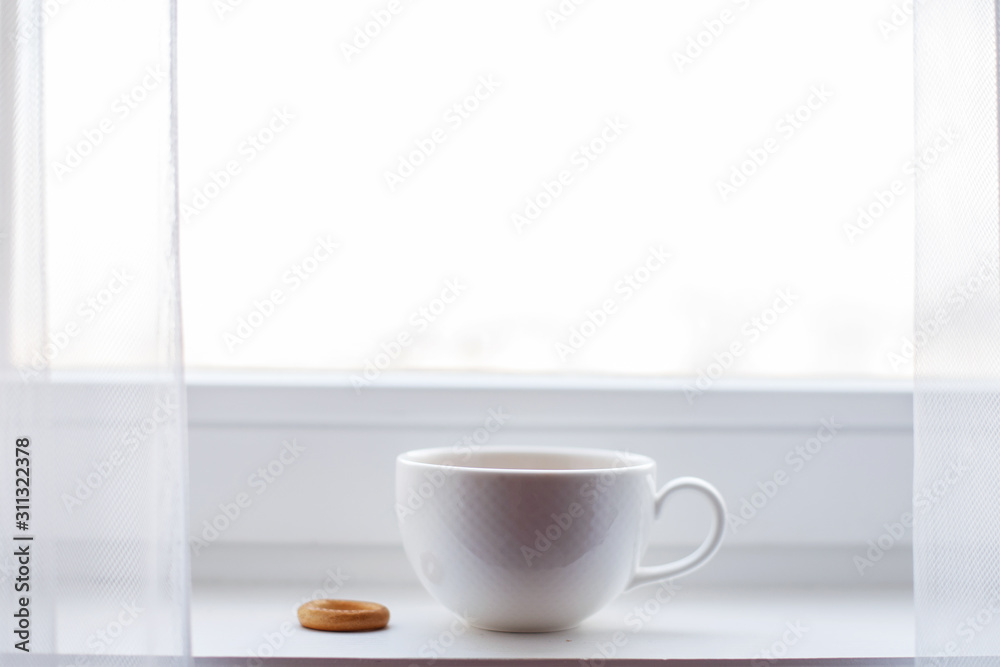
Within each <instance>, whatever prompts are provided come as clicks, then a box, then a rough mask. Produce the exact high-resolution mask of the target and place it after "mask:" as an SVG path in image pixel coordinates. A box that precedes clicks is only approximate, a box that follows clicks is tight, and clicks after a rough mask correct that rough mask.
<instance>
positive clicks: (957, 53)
mask: <svg viewBox="0 0 1000 667" xmlns="http://www.w3.org/2000/svg"><path fill="white" fill-rule="evenodd" d="M916 4H917V10H916V17H915V54H916V72H917V78H916V105H917V115H916V127H917V131H916V146H917V159H918V160H920V162H918V164H919V165H920V167H919V169H918V172H917V189H916V203H917V239H916V252H917V256H916V274H917V289H916V309H915V313H916V323H915V324H916V327H915V334H914V345H915V348H916V366H915V368H916V379H915V396H914V434H915V447H916V451H915V471H914V472H915V474H914V489H913V491H914V518H915V521H914V596H915V605H916V636H917V647H916V650H917V656H918V663H920V664H925V665H938V664H950V663H955V664H957V663H959V662H961V664H963V665H965V664H968V665H972V664H975V665H980V664H982V665H986V664H990V665H993V664H1000V658H998V657H997V656H1000V385H998V382H997V380H998V378H1000V354H998V352H1000V278H998V252H1000V230H998V197H1000V189H998V181H997V177H998V170H997V159H998V149H997V146H998V144H997V142H998V133H997V119H998V117H997V109H998V107H997V11H996V4H995V2H994V0H959V1H957V2H938V1H927V2H918V3H916ZM945 136H946V137H948V140H949V141H952V142H953V146H952V147H951V148H949V149H948V152H947V155H945V154H943V153H940V151H939V150H937V147H936V143H938V142H940V141H941V139H940V137H945Z"/></svg>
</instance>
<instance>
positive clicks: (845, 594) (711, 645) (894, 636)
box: [192, 582, 913, 667]
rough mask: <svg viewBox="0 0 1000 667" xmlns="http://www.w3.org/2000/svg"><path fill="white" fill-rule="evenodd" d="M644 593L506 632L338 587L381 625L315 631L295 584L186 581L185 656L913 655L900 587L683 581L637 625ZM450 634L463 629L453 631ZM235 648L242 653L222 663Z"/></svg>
mask: <svg viewBox="0 0 1000 667" xmlns="http://www.w3.org/2000/svg"><path fill="white" fill-rule="evenodd" d="M680 583H681V585H682V586H683V582H680ZM655 591H656V588H655V587H653V588H647V589H640V590H637V591H632V592H630V593H628V594H626V595H624V596H622V597H621V598H619V599H618V600H616V601H614V602H613V603H612V604H611V605H609V606H608V607H607V608H605V609H604V610H602V611H601V612H598V613H597V614H596V615H594V616H592V617H591V618H589V619H588V620H587V621H585V622H584V623H583V624H582V625H581V626H579V627H578V628H575V629H573V630H569V631H565V632H557V633H543V634H508V633H497V632H490V631H486V630H478V629H475V628H468V629H465V628H464V627H463V626H462V624H461V623H460V622H459V621H457V617H455V616H453V615H451V614H450V613H449V612H448V611H447V610H445V609H444V608H443V607H441V606H440V605H438V604H437V603H435V602H434V601H433V600H432V599H431V598H430V597H429V596H428V595H427V594H426V593H425V592H424V591H423V590H422V589H421V588H419V587H418V586H414V585H389V586H377V585H369V586H358V587H352V586H350V584H348V585H346V586H345V587H344V589H343V590H342V591H340V592H339V595H342V596H343V597H345V598H350V599H363V600H372V601H377V602H380V603H383V604H385V605H386V606H387V607H389V609H390V612H391V620H390V624H389V627H387V628H386V629H385V630H381V631H377V632H368V633H324V632H316V631H313V630H307V629H304V628H302V627H300V626H299V624H298V622H297V621H296V619H295V616H294V609H295V607H296V606H297V604H298V602H299V600H300V599H301V598H302V597H303V596H302V589H301V586H295V585H289V584H285V585H257V586H254V585H249V586H248V585H235V584H201V585H198V586H196V587H195V593H194V602H193V606H192V627H193V645H194V654H195V655H196V656H198V657H199V658H202V657H227V658H229V660H227V661H226V664H231V665H237V664H239V665H247V667H254V665H256V663H254V662H252V661H250V660H249V658H250V656H251V653H250V652H251V651H253V653H255V654H257V655H261V651H263V655H264V656H268V655H270V649H269V648H268V642H269V641H270V642H271V643H274V644H280V645H279V646H278V648H277V649H276V650H275V651H274V657H278V658H327V659H339V660H336V662H338V663H340V662H342V663H343V664H356V663H358V662H362V661H365V662H371V663H376V662H379V664H403V665H410V664H411V663H413V662H416V663H417V664H420V665H427V664H432V663H431V659H432V658H437V660H438V661H440V662H444V663H447V662H448V661H459V662H464V661H467V660H482V659H547V660H556V659H563V660H570V661H572V662H573V663H574V664H580V663H579V662H577V661H579V660H587V659H589V658H591V657H594V656H597V657H600V656H601V653H600V647H601V646H603V647H605V650H608V647H609V646H610V645H613V642H614V641H615V639H616V633H620V634H618V635H617V640H618V643H619V646H618V647H617V648H616V649H615V653H616V655H615V658H616V659H622V660H625V659H638V660H653V659H657V660H663V659H672V660H688V661H699V662H700V661H707V660H742V661H748V662H749V661H753V660H755V659H760V658H764V657H766V656H764V655H763V654H762V651H765V650H768V649H769V647H772V646H773V645H775V643H776V642H778V643H779V644H780V643H781V641H782V636H783V635H785V636H786V637H788V638H789V639H790V640H794V644H789V645H788V646H787V652H783V654H782V656H781V657H782V658H785V659H798V660H810V661H812V660H816V661H820V660H824V661H825V660H842V659H852V658H866V659H889V658H904V657H908V656H912V655H913V610H912V597H911V593H910V590H909V589H908V588H906V587H888V588H869V589H861V588H857V589H850V588H815V589H808V588H794V589H788V588H786V589H783V588H771V587H766V588H727V589H720V588H716V587H693V586H689V587H687V588H682V589H681V590H680V591H679V592H678V593H676V595H675V596H674V597H673V598H672V599H671V600H670V602H668V603H667V604H666V605H663V606H662V607H661V609H660V611H659V612H658V613H655V614H654V615H650V616H649V617H648V619H649V620H648V621H646V622H644V623H642V622H641V621H639V620H638V619H639V617H638V616H635V615H633V616H630V614H632V613H633V610H634V608H635V607H636V606H637V605H642V604H644V603H646V602H647V601H648V600H649V599H650V598H651V596H652V593H655ZM650 608H651V609H652V608H654V606H653V605H651V606H650ZM640 623H641V627H639V626H640ZM792 626H797V627H798V628H799V634H801V636H796V634H795V633H794V632H793V633H789V628H790V627H792ZM459 630H461V631H462V632H460V633H457V632H456V631H459ZM452 638H453V639H454V640H453V641H452ZM434 641H436V642H437V645H438V646H439V647H442V645H443V644H451V646H450V647H449V648H447V649H444V648H443V647H442V648H441V649H440V650H439V651H438V652H437V653H435V652H434V651H435V649H434V648H433V645H432V644H431V642H434ZM778 651H779V652H781V649H780V647H779V649H778ZM238 656H239V657H244V658H246V660H240V661H239V662H235V661H234V660H232V658H234V657H238ZM775 657H777V656H775ZM382 661H388V662H382ZM395 661H399V662H398V663H397V662H395ZM265 664H266V663H265ZM594 664H596V661H595V663H594ZM612 664H614V663H613V662H609V663H608V665H612ZM753 664H757V665H760V664H770V663H760V662H756V663H753ZM866 664H872V663H871V662H866Z"/></svg>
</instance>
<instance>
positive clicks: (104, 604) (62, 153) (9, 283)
mask: <svg viewBox="0 0 1000 667" xmlns="http://www.w3.org/2000/svg"><path fill="white" fill-rule="evenodd" d="M175 15H176V9H175V6H174V2H172V1H171V0H146V1H144V2H134V0H133V1H131V2H127V1H125V0H89V1H88V2H85V3H69V2H64V1H51V0H50V1H45V2H42V1H41V0H0V257H2V263H0V304H2V305H0V345H2V347H0V377H2V385H0V414H2V417H0V554H2V556H0V616H2V617H3V618H4V619H6V620H5V621H4V623H3V636H4V641H3V642H2V643H0V664H3V665H5V666H7V665H18V664H32V665H37V664H43V665H53V666H55V665H70V664H72V665H75V666H76V667H91V666H94V665H122V666H125V665H152V664H155V665H171V666H173V665H176V666H178V667H180V666H183V665H187V664H188V663H189V660H190V638H189V623H188V613H189V609H188V597H189V590H190V584H189V579H190V576H189V567H188V547H187V540H186V535H187V530H186V528H187V525H186V524H187V493H186V491H187V489H186V432H185V423H186V416H185V401H184V392H183V378H182V356H181V341H180V310H179V288H178V284H179V283H178V275H177V273H178V256H177V206H176V186H175V184H176V149H175V146H176V132H175V127H176V114H175V112H174V109H175V94H174V69H175V68H174V60H175V54H174V46H173V45H174V31H175ZM56 45H58V46H59V48H58V49H56V48H54V47H55V46H56ZM67 46H68V47H69V48H64V47H67ZM61 54H69V55H68V56H66V55H61ZM43 62H44V66H43ZM126 183H127V184H128V185H127V187H126V186H125V184H126ZM20 584H23V586H21V585H20ZM11 628H13V630H14V631H15V633H14V634H13V635H11V633H10V630H11ZM11 637H13V641H12V640H11ZM25 649H28V651H30V652H28V651H26V650H25ZM69 656H73V657H72V658H70V657H69Z"/></svg>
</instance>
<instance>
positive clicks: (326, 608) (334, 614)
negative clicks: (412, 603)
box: [299, 600, 389, 632]
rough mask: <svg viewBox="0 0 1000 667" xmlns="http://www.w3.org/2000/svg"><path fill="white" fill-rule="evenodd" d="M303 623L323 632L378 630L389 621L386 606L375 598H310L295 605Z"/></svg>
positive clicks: (304, 625) (300, 621) (307, 626)
mask: <svg viewBox="0 0 1000 667" xmlns="http://www.w3.org/2000/svg"><path fill="white" fill-rule="evenodd" d="M299 623H301V624H302V626H303V627H306V628H311V629H313V630H324V631H327V632H358V631H362V630H378V629H380V628H384V627H385V626H386V625H388V623H389V610H388V609H387V608H386V607H384V606H382V605H380V604H378V603H377V602H362V601H360V600H313V601H311V602H306V603H305V604H304V605H302V606H301V607H299Z"/></svg>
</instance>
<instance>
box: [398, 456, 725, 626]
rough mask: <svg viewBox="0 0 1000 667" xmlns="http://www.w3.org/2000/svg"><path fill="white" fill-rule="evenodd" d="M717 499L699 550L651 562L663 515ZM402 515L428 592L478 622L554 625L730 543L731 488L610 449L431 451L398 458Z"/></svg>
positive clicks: (676, 572)
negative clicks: (727, 496) (648, 554)
mask: <svg viewBox="0 0 1000 667" xmlns="http://www.w3.org/2000/svg"><path fill="white" fill-rule="evenodd" d="M681 489H693V490H695V491H700V492H701V493H703V494H704V495H705V496H707V497H708V499H709V501H710V502H711V506H712V510H713V514H714V517H713V522H712V528H711V530H710V532H709V535H708V537H707V538H706V539H705V541H704V542H703V543H702V544H701V546H699V547H698V548H697V549H695V550H694V552H692V553H691V554H690V555H688V556H686V557H685V558H682V559H680V560H678V561H675V562H672V563H667V564H665V565H655V566H643V565H640V564H639V563H640V560H641V558H642V556H643V553H644V552H645V549H646V546H647V544H648V541H649V533H650V528H651V526H652V522H653V519H654V518H655V517H656V516H658V515H659V513H660V511H661V510H662V508H663V505H664V502H665V501H666V499H667V498H668V497H669V496H670V495H671V494H672V493H674V492H675V491H679V490H681ZM396 514H397V519H398V521H399V528H400V532H401V533H402V537H403V546H404V548H405V549H406V554H407V557H408V558H409V560H410V563H411V564H412V565H413V567H414V569H415V570H416V572H417V576H418V577H419V578H420V581H421V583H423V585H424V587H425V588H426V589H427V591H428V592H429V593H430V594H431V595H432V596H434V598H435V599H437V600H438V601H439V602H440V603H441V604H443V605H444V606H445V607H447V608H448V609H450V610H451V611H453V612H455V613H456V614H459V615H461V616H463V617H464V618H465V619H466V621H467V622H468V623H469V624H470V625H472V626H475V627H478V628H484V629H487V630H502V631H507V632H547V631H553V630H564V629H567V628H572V627H575V626H576V625H578V624H579V623H580V622H581V621H583V620H584V619H585V618H587V617H588V616H590V615H591V614H593V613H594V612H596V611H598V610H599V609H601V607H603V606H604V605H605V604H607V603H608V602H610V601H611V600H612V599H614V598H615V597H617V596H618V595H619V594H620V593H622V592H623V591H626V590H629V589H632V588H635V587H637V586H641V585H643V584H650V583H655V582H661V581H665V580H669V579H674V578H676V577H680V576H683V575H685V574H688V573H690V572H693V571H694V570H696V569H697V568H699V567H701V566H702V565H704V564H705V563H706V562H707V561H708V560H709V559H710V558H711V557H712V556H713V555H715V552H716V551H717V550H718V548H719V545H720V544H721V543H722V536H723V533H724V530H725V515H726V508H725V503H724V501H723V499H722V496H721V495H720V494H719V492H718V491H717V490H716V489H715V487H713V486H712V485H711V484H709V483H708V482H705V481H703V480H701V479H698V478H695V477H679V478H677V479H674V480H673V481H671V482H668V483H667V484H666V485H665V486H663V487H661V488H660V489H659V490H657V488H656V462H655V461H653V459H651V458H649V457H647V456H641V455H638V454H630V453H626V452H616V451H608V450H600V449H575V448H572V449H571V448H540V447H489V448H481V449H476V450H470V449H464V450H461V451H459V450H456V449H455V448H448V447H446V448H440V449H423V450H416V451H411V452H407V453H405V454H401V455H400V456H399V457H398V458H397V459H396Z"/></svg>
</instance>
